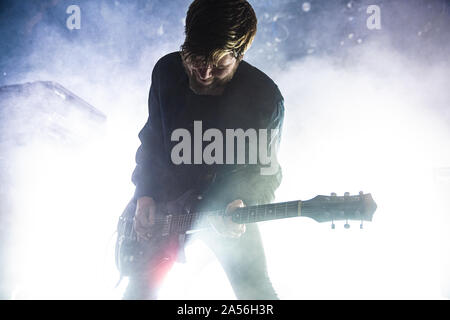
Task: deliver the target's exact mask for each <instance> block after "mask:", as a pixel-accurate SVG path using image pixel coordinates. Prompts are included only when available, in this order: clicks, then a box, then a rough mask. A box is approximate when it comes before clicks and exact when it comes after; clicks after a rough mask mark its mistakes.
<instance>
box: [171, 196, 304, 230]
mask: <svg viewBox="0 0 450 320" xmlns="http://www.w3.org/2000/svg"><path fill="white" fill-rule="evenodd" d="M303 211H304V209H302V201H300V200H297V201H289V202H281V203H272V204H264V205H256V206H249V207H243V208H237V209H236V210H235V211H234V212H233V213H232V215H231V217H232V220H233V222H235V223H240V224H242V223H256V222H261V221H268V220H277V219H285V218H292V217H298V216H300V215H301V214H302V213H303ZM224 214H225V210H216V211H207V212H193V213H188V214H183V215H180V216H174V217H173V218H172V223H171V225H172V227H171V230H172V231H176V232H180V233H182V232H187V231H195V230H200V229H204V228H207V227H209V223H208V221H207V217H208V216H223V215H224Z"/></svg>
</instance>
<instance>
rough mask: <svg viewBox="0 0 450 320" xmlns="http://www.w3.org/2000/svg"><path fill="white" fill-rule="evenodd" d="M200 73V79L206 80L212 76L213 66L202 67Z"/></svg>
mask: <svg viewBox="0 0 450 320" xmlns="http://www.w3.org/2000/svg"><path fill="white" fill-rule="evenodd" d="M198 75H199V76H200V79H202V80H206V79H209V78H211V77H212V68H211V67H209V66H208V67H202V68H200V69H198Z"/></svg>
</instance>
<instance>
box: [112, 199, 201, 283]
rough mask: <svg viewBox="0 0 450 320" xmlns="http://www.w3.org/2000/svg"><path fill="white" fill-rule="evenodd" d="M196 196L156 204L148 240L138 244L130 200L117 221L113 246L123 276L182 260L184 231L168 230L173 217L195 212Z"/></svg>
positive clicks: (134, 205) (133, 211)
mask: <svg viewBox="0 0 450 320" xmlns="http://www.w3.org/2000/svg"><path fill="white" fill-rule="evenodd" d="M198 198H199V195H198V194H197V193H196V192H195V191H193V190H189V191H187V192H185V193H184V194H182V195H181V196H180V197H178V198H177V199H175V200H172V201H168V202H165V203H160V204H157V208H156V216H155V222H158V223H156V224H155V227H154V228H152V229H151V234H152V236H151V238H150V240H148V241H142V240H141V241H138V240H137V235H136V231H135V229H134V215H135V211H136V203H135V202H134V201H131V202H130V203H129V204H128V206H127V208H126V209H125V210H124V212H123V214H122V215H121V216H120V218H119V222H118V225H117V240H116V247H115V260H116V266H117V268H118V270H119V271H120V273H121V275H122V276H129V275H131V274H136V273H142V272H146V271H150V270H151V269H153V268H155V267H157V266H158V265H160V264H161V263H165V262H167V261H168V260H174V259H183V258H184V237H185V231H180V230H177V229H176V228H173V227H171V222H172V220H173V219H174V217H177V216H180V215H183V214H188V213H189V212H191V210H194V209H195V207H196V204H197V203H198V201H199V199H198Z"/></svg>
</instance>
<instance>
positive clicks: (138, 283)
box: [122, 0, 284, 299]
mask: <svg viewBox="0 0 450 320" xmlns="http://www.w3.org/2000/svg"><path fill="white" fill-rule="evenodd" d="M256 30H257V19H256V16H255V13H254V11H253V9H252V7H251V5H250V4H249V3H248V2H247V1H245V0H194V2H193V3H192V4H191V5H190V7H189V10H188V12H187V16H186V26H185V34H186V39H185V42H184V44H183V45H182V46H181V50H180V51H179V52H173V53H170V54H167V55H166V56H164V57H162V58H161V59H159V61H158V62H157V63H156V65H155V67H154V69H153V72H152V83H151V88H150V94H149V100H148V108H149V117H148V120H147V122H146V124H145V126H144V127H143V129H142V130H141V131H140V133H139V139H140V141H141V145H140V147H139V149H138V151H137V154H136V163H137V165H136V168H135V170H134V172H133V176H132V180H133V183H134V184H135V185H136V191H135V194H134V197H133V199H132V200H131V201H130V203H129V204H128V206H127V208H126V209H125V211H124V213H123V214H122V216H123V217H132V219H133V228H134V231H135V233H136V235H137V242H139V243H140V244H141V245H142V246H145V245H146V243H148V242H149V241H151V240H152V237H154V230H155V229H154V226H156V225H157V223H156V222H157V221H158V220H159V219H160V218H159V217H158V216H157V211H158V206H160V205H162V204H163V203H166V202H167V201H169V200H173V199H174V198H177V197H179V196H180V195H182V194H184V193H185V192H186V191H187V190H195V191H196V192H197V193H196V197H195V201H196V205H197V209H202V210H217V209H221V208H222V209H224V208H226V211H225V212H226V213H227V214H231V213H232V212H233V211H235V210H236V208H240V207H244V206H252V205H257V204H267V203H270V202H272V201H273V200H274V198H275V197H274V192H275V190H276V189H277V188H278V186H279V185H280V183H281V179H282V173H281V167H280V166H279V164H278V162H277V161H276V151H277V145H278V144H279V142H280V135H281V128H282V122H283V117H284V100H283V96H282V95H281V93H280V91H279V89H278V87H277V85H276V84H275V83H274V82H273V81H272V80H271V79H270V78H269V77H268V76H267V75H265V74H264V73H263V72H262V71H260V70H258V69H257V68H255V67H253V66H252V65H250V64H249V63H247V62H246V61H244V60H243V58H244V54H245V53H246V51H247V50H248V49H249V47H250V45H251V43H252V41H253V39H254V37H255V34H256ZM195 121H201V124H202V127H203V130H208V129H212V130H219V131H215V132H221V133H222V134H223V137H225V136H226V134H227V130H228V129H243V130H244V131H246V130H249V129H254V130H256V132H259V130H261V129H262V130H268V131H269V139H268V142H267V143H264V144H261V143H259V144H258V148H261V147H262V148H265V149H266V150H264V151H265V152H267V153H266V154H272V159H273V160H274V161H272V162H274V163H271V166H272V167H274V168H275V170H273V172H271V173H270V174H262V173H261V170H260V169H261V166H262V164H261V161H260V159H259V158H258V159H257V161H256V163H255V162H253V163H251V161H248V159H247V158H248V157H249V155H248V154H247V158H246V159H245V160H246V161H244V162H242V161H239V160H236V156H237V152H233V151H234V150H232V149H230V148H223V150H226V154H225V153H224V155H223V159H225V158H227V159H234V162H232V163H229V162H227V163H226V164H224V162H223V161H215V162H214V163H208V164H206V163H204V161H196V160H195V159H194V161H186V162H185V163H181V164H174V163H173V161H172V160H173V159H172V158H173V152H174V151H173V150H174V147H175V145H176V141H174V136H173V132H174V131H175V130H176V129H180V128H183V129H186V130H187V131H188V132H189V133H191V134H192V136H194V135H196V134H198V132H195V130H196V129H195V128H194V123H195ZM210 132H211V131H210ZM270 132H275V134H274V135H272V136H270ZM205 136H206V132H205ZM205 136H203V141H202V142H201V144H202V145H201V146H195V142H194V148H193V149H194V150H193V152H192V153H193V154H194V153H195V152H197V151H198V150H200V152H202V151H203V150H205V149H204V146H205V145H206V144H207V143H205V140H206V138H205ZM210 140H212V139H210ZM245 141H246V142H245V150H246V151H247V152H249V151H250V150H253V149H252V147H253V146H251V145H250V142H249V139H245ZM214 142H217V143H219V141H214ZM198 147H199V149H196V148H198ZM258 148H257V149H258ZM183 152H186V150H184V151H183ZM216 153H217V151H216ZM230 153H231V158H230V157H228V156H229V154H230ZM189 156H190V155H189ZM215 156H218V155H217V154H215ZM182 157H186V154H183V155H182ZM194 158H195V155H194ZM216 159H217V158H216ZM197 160H198V159H197ZM190 200H192V199H190ZM190 200H189V201H190ZM189 201H188V200H186V203H189ZM184 209H185V208H181V209H180V211H183V210H184ZM179 213H180V212H179ZM210 224H211V226H212V228H210V229H208V230H204V231H201V232H199V234H201V235H200V238H201V239H202V240H204V241H205V243H206V244H207V245H208V246H209V247H210V248H211V249H212V251H213V252H214V253H215V255H216V257H217V258H218V260H219V262H220V264H221V265H222V267H223V268H224V270H225V273H226V275H227V277H228V279H229V281H230V283H231V286H232V288H233V290H234V293H235V295H236V297H237V298H238V299H277V294H276V293H275V290H274V288H273V286H272V284H271V282H270V279H269V277H268V273H267V268H266V261H265V254H264V249H263V245H262V241H261V237H260V233H259V231H258V227H257V225H256V224H248V225H245V224H240V223H235V222H232V221H231V219H230V217H229V216H227V215H224V216H218V217H215V218H212V219H210ZM180 246H181V247H182V246H183V242H181V241H180V239H178V238H172V240H171V241H165V242H163V243H160V244H157V245H155V247H156V249H155V250H156V253H155V254H153V256H152V259H151V260H152V261H149V262H148V267H145V268H142V269H139V271H133V272H131V273H130V274H128V277H129V285H128V287H127V289H126V292H125V296H124V298H125V299H155V298H156V297H157V291H158V288H159V287H160V285H161V282H162V280H163V279H164V276H165V275H166V273H167V272H168V271H169V270H170V268H171V266H172V265H173V263H174V262H175V261H176V260H177V259H178V258H179V252H180ZM181 249H182V248H181ZM211 289H213V287H211Z"/></svg>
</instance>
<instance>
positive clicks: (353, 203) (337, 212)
mask: <svg viewBox="0 0 450 320" xmlns="http://www.w3.org/2000/svg"><path fill="white" fill-rule="evenodd" d="M376 209H377V205H376V203H375V201H374V200H373V198H372V195H371V194H370V193H368V194H364V193H363V192H362V191H361V192H360V193H359V194H358V195H350V194H349V193H348V192H346V193H345V194H344V196H337V195H336V194H335V193H332V194H331V195H329V196H323V195H319V196H316V197H314V198H313V199H311V200H307V201H303V202H302V216H305V217H309V218H312V219H314V220H316V221H317V222H327V221H331V222H332V223H333V224H332V228H334V221H339V220H345V221H347V223H346V225H345V227H346V228H349V227H350V225H349V224H348V220H358V221H361V228H362V222H363V221H372V218H373V215H374V213H375V210H376Z"/></svg>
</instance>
